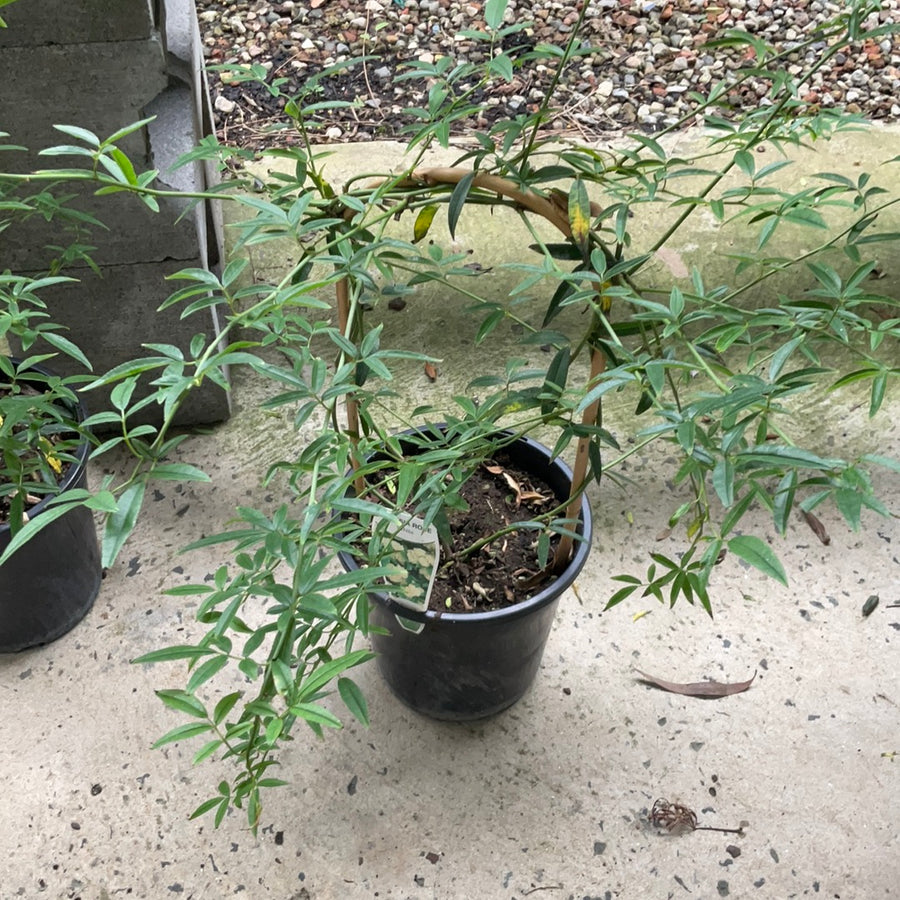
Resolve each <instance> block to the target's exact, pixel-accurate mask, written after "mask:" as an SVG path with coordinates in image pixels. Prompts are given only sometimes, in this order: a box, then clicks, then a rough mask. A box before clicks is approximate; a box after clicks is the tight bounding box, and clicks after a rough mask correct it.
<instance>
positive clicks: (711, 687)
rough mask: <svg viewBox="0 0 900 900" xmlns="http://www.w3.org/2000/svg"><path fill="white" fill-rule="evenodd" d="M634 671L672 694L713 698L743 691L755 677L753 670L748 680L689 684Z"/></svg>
mask: <svg viewBox="0 0 900 900" xmlns="http://www.w3.org/2000/svg"><path fill="white" fill-rule="evenodd" d="M635 672H637V673H638V675H640V680H641V681H644V682H646V683H647V684H651V685H653V687H658V688H660V689H661V690H664V691H669V692H670V693H672V694H683V695H684V696H686V697H708V698H713V699H716V698H719V697H728V696H730V695H731V694H740V693H742V692H743V691H746V690H747V688H749V687H750V685H751V684H753V679H754V678H756V672H755V671H754V673H753V677H752V678H750V680H749V681H736V682H734V683H732V684H724V683H723V682H721V681H694V682H691V683H689V684H678V683H676V682H674V681H665V680H663V679H662V678H657V677H655V676H654V675H648V674H647V673H646V672H642V671H641V670H640V669H635Z"/></svg>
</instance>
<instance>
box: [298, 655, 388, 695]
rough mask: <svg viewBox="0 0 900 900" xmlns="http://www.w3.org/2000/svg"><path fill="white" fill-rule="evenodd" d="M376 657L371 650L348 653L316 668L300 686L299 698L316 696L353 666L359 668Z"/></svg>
mask: <svg viewBox="0 0 900 900" xmlns="http://www.w3.org/2000/svg"><path fill="white" fill-rule="evenodd" d="M374 656H375V654H374V653H372V652H371V651H370V650H354V651H353V652H352V653H347V654H346V655H344V656H340V657H338V658H337V659H333V660H331V661H330V662H327V663H323V664H322V665H319V666H316V668H315V669H313V671H312V672H311V673H310V674H309V675H308V676H307V677H306V679H304V681H303V684H302V685H300V689H299V691H298V693H297V696H298V697H299V698H300V699H305V698H307V697H312V696H314V695H315V694H317V693H318V692H319V691H320V690H321V689H322V688H323V687H325V685H326V684H328V682H329V681H331V680H332V678H335V677H336V676H338V675H340V674H341V673H342V672H345V671H346V670H347V669H350V668H352V667H353V666H358V665H360V664H361V663H364V662H366V661H367V660H370V659H372V658H373V657H374Z"/></svg>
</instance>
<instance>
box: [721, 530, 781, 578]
mask: <svg viewBox="0 0 900 900" xmlns="http://www.w3.org/2000/svg"><path fill="white" fill-rule="evenodd" d="M728 550H729V551H730V552H731V553H733V554H734V555H735V556H736V557H738V559H742V560H743V561H744V562H746V563H749V564H750V565H751V566H753V568H754V569H758V570H759V571H760V572H762V573H763V574H765V575H768V576H769V577H770V578H774V579H775V580H776V581H779V582H781V584H783V585H785V586H787V583H788V580H787V575H786V574H785V571H784V567H783V566H782V565H781V563H780V562H779V560H778V557H777V556H776V555H775V554H774V553H773V552H772V549H771V547H769V545H768V544H767V543H766V542H765V541H763V540H761V539H760V538H758V537H754V536H753V535H752V534H740V535H737V536H736V537H733V538H731V539H730V540H729V541H728Z"/></svg>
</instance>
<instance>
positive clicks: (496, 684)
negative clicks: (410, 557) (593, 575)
mask: <svg viewBox="0 0 900 900" xmlns="http://www.w3.org/2000/svg"><path fill="white" fill-rule="evenodd" d="M506 450H507V452H508V453H509V454H510V456H511V457H512V458H513V460H514V461H515V463H516V465H518V466H521V467H522V468H523V469H525V470H526V471H528V472H530V473H531V474H533V475H536V476H538V477H540V478H542V479H543V480H545V481H546V482H547V484H548V485H549V486H550V487H551V488H552V489H553V491H554V493H555V494H556V496H557V498H558V499H559V500H560V501H563V500H565V499H566V497H568V495H569V487H570V485H571V483H572V472H571V470H570V469H569V467H568V466H567V465H566V464H565V463H563V462H562V461H560V460H558V459H557V460H552V461H551V458H550V456H551V454H550V451H549V450H548V449H547V448H546V447H544V446H543V445H542V444H539V443H538V442H537V441H533V440H531V439H529V438H521V439H519V440H518V441H516V442H515V443H513V444H511V445H510V446H509V447H507V448H506ZM578 532H579V533H580V534H582V535H583V536H584V537H585V540H584V541H579V542H577V543H576V545H575V553H574V555H573V558H572V560H571V562H570V563H569V565H568V567H567V568H566V569H565V571H564V572H563V573H562V574H561V575H560V576H559V578H557V579H556V580H555V581H553V582H552V583H550V584H548V585H546V586H545V587H544V588H543V589H542V590H541V591H540V592H539V593H537V594H535V595H534V596H533V597H531V598H529V599H527V600H523V601H522V602H521V603H517V604H516V605H515V606H510V607H507V608H505V609H498V610H488V611H485V612H473V613H447V614H437V613H435V612H433V611H431V610H429V611H426V612H424V613H421V612H416V611H413V610H410V609H408V608H407V607H405V606H401V605H399V604H397V603H396V602H394V600H392V599H391V598H390V597H388V596H386V595H384V594H380V593H373V594H372V600H373V608H372V612H371V613H370V622H371V624H372V625H373V626H376V627H378V628H382V629H384V630H385V631H386V632H387V634H373V635H372V648H373V649H374V650H375V651H376V653H377V657H376V664H377V666H378V669H379V671H380V672H381V675H382V677H383V678H384V680H385V681H386V682H387V684H388V687H390V689H391V691H392V692H393V693H394V694H395V695H396V696H397V697H398V698H399V699H400V700H402V701H403V702H404V703H405V704H406V705H407V706H409V707H411V708H412V709H414V710H416V711H417V712H420V713H422V714H424V715H426V716H430V717H431V718H433V719H443V720H451V721H471V720H474V719H481V718H484V717H486V716H492V715H494V714H496V713H498V712H501V711H502V710H504V709H506V708H507V707H509V706H512V704H513V703H515V702H516V701H517V700H519V698H521V697H522V695H523V694H524V693H525V692H526V691H527V690H528V688H529V687H530V686H531V683H532V682H533V681H534V678H535V676H536V675H537V672H538V669H539V668H540V664H541V657H542V656H543V653H544V646H545V645H546V643H547V638H548V637H549V635H550V628H551V625H552V624H553V616H554V615H555V613H556V607H557V604H558V602H559V598H560V596H561V595H562V594H563V593H564V592H565V590H566V589H567V588H569V587H570V586H571V584H572V582H573V581H574V580H575V578H576V577H577V576H578V573H579V572H580V571H581V569H582V568H583V566H584V564H585V562H586V561H587V556H588V552H589V551H590V542H591V533H592V520H591V510H590V506H589V504H588V502H587V498H586V497H584V496H583V495H582V500H581V514H580V524H579V527H578ZM341 563H342V564H343V565H344V567H345V568H346V569H348V570H349V571H352V570H354V569H357V568H359V565H358V563H357V562H356V561H355V560H354V559H353V558H352V557H350V556H349V555H346V554H341ZM397 616H402V617H403V618H405V619H411V620H413V621H415V622H419V623H424V628H423V630H422V631H421V632H420V633H418V634H415V633H413V632H411V631H409V630H407V629H405V628H403V627H402V626H401V625H400V624H399V623H398V621H397Z"/></svg>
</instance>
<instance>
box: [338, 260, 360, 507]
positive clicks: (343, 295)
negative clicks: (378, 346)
mask: <svg viewBox="0 0 900 900" xmlns="http://www.w3.org/2000/svg"><path fill="white" fill-rule="evenodd" d="M335 294H336V296H337V312H338V329H339V330H340V332H341V334H342V335H343V336H344V337H345V338H347V340H348V341H349V340H350V288H349V285H348V283H347V277H346V276H344V277H343V278H342V279H341V280H340V281H338V282H337V284H336V285H335ZM345 409H346V413H347V434H348V435H349V436H350V442H351V443H352V444H353V448H354V450H355V449H356V448H357V447H358V446H359V404H358V403H357V402H356V398H355V397H354V396H353V395H352V394H347V401H346V405H345ZM351 464H352V466H353V469H354V470H358V469H359V458H358V455H357V454H356V453H354V454H353V455H352V458H351ZM353 486H354V489H355V490H356V496H357V497H360V496H362V494H363V493H365V481H364V479H363V477H362V475H357V476H356V478H355V479H354V481H353Z"/></svg>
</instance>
